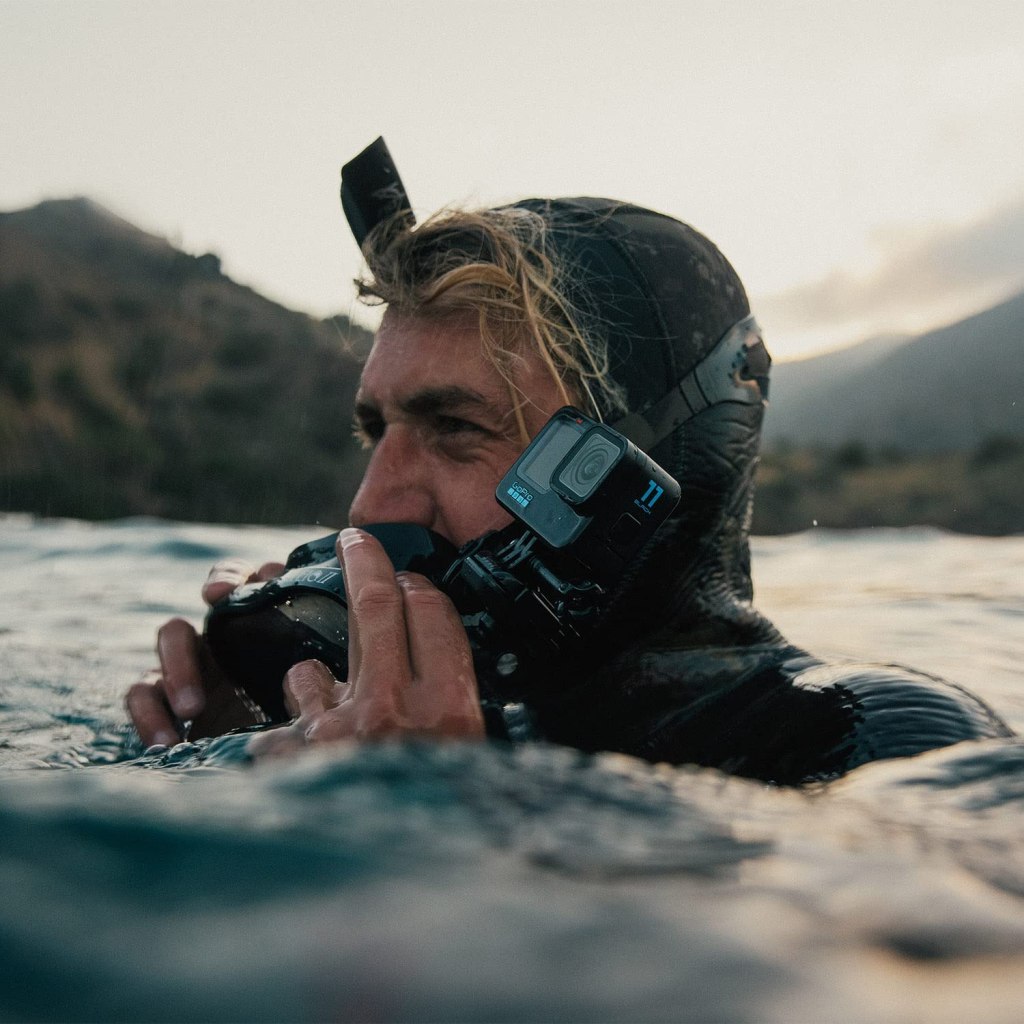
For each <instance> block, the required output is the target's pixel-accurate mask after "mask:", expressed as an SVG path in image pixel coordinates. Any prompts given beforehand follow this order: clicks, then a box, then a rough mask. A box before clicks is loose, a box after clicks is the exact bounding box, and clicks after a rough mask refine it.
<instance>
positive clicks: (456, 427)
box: [434, 416, 488, 437]
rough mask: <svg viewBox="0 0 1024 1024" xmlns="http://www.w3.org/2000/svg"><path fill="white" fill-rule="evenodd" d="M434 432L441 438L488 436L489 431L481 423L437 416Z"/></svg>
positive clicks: (458, 417) (455, 417) (454, 417)
mask: <svg viewBox="0 0 1024 1024" xmlns="http://www.w3.org/2000/svg"><path fill="white" fill-rule="evenodd" d="M434 430H435V431H436V432H437V434H438V435H440V436H441V437H457V436H459V435H460V434H461V435H466V436H468V435H472V434H486V433H488V431H487V430H486V429H485V428H484V427H482V426H481V425H480V424H479V423H474V422H473V421H472V420H466V419H463V418H462V417H461V416H437V417H435V418H434Z"/></svg>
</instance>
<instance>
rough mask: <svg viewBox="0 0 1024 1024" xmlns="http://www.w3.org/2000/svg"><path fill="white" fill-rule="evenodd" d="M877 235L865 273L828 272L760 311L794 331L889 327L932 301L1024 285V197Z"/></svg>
mask: <svg viewBox="0 0 1024 1024" xmlns="http://www.w3.org/2000/svg"><path fill="white" fill-rule="evenodd" d="M875 241H876V245H877V247H878V249H879V254H880V261H879V263H878V265H877V267H876V268H875V269H874V270H873V271H872V272H870V273H869V274H864V275H856V274H850V273H848V272H845V271H842V270H836V271H832V272H831V273H829V274H827V275H825V276H824V277H822V278H820V279H818V280H817V281H812V282H809V283H808V284H804V285H799V286H797V287H795V288H790V289H788V290H786V291H783V292H779V293H776V294H775V295H770V296H767V297H765V298H763V299H760V300H759V301H758V303H757V305H758V311H759V312H763V314H764V317H765V319H766V320H767V319H771V320H774V321H775V322H776V323H778V324H780V325H783V326H785V327H786V328H789V329H793V330H802V329H806V328H812V327H819V328H820V327H825V326H836V325H840V324H856V323H864V322H874V323H881V322H889V323H891V324H893V325H894V326H895V325H897V324H898V323H899V322H900V321H902V320H904V319H905V318H906V317H907V316H914V317H916V318H920V317H921V316H922V315H923V314H925V313H926V311H927V310H928V309H930V308H932V307H941V306H948V305H949V304H950V303H951V302H956V301H958V300H959V301H966V300H969V299H970V297H971V296H972V295H979V296H980V295H985V296H986V298H987V297H989V296H991V294H992V293H993V292H994V291H996V290H998V289H1007V290H1009V289H1012V288H1014V287H1018V286H1019V287H1024V197H1021V198H1020V199H1018V200H1016V201H1015V202H1013V203H1010V204H1008V205H1006V206H1003V207H1000V208H998V209H996V210H994V211H992V212H991V213H989V214H987V215H986V216H985V217H983V218H981V219H980V220H977V221H974V222H973V223H970V224H966V225H959V226H955V227H950V226H945V227H941V228H933V229H928V230H926V231H922V230H920V229H918V230H908V229H906V228H896V229H886V230H884V231H879V232H878V233H877V234H876V239H875Z"/></svg>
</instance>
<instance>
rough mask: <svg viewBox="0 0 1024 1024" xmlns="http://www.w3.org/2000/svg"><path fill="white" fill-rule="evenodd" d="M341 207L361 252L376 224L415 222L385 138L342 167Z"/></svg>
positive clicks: (372, 143)
mask: <svg viewBox="0 0 1024 1024" xmlns="http://www.w3.org/2000/svg"><path fill="white" fill-rule="evenodd" d="M341 208H342V210H344V211H345V219H346V220H347V221H348V226H349V227H350V228H351V229H352V234H353V235H355V239H356V244H357V245H358V246H359V248H360V249H362V247H363V242H365V241H366V236H367V235H368V234H369V233H370V232H371V231H372V230H373V229H374V228H375V227H377V225H379V224H382V223H383V222H384V221H386V220H391V219H392V218H394V217H400V218H401V219H402V220H405V222H406V223H407V224H408V225H409V226H410V227H411V226H412V225H413V224H415V223H416V218H415V217H414V216H413V212H412V205H411V204H410V202H409V194H408V193H407V192H406V191H405V186H404V185H403V184H402V179H401V178H400V177H399V176H398V168H397V167H395V162H394V160H392V159H391V153H390V152H389V151H388V147H387V144H386V143H385V142H384V139H383V137H378V138H377V139H376V140H375V141H374V142H371V143H370V145H369V146H367V147H366V149H364V150H363V151H362V152H361V153H360V154H359V155H358V156H357V157H354V158H353V159H352V160H350V161H349V162H348V163H347V164H345V165H344V166H343V167H342V168H341Z"/></svg>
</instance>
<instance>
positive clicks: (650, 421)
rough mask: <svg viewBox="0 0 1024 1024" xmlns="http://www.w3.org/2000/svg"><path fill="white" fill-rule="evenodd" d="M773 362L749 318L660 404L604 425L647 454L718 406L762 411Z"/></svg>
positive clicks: (716, 346) (758, 331) (741, 321)
mask: <svg viewBox="0 0 1024 1024" xmlns="http://www.w3.org/2000/svg"><path fill="white" fill-rule="evenodd" d="M771 364H772V358H771V356H770V355H769V354H768V349H767V348H765V344H764V339H763V338H762V335H761V328H760V326H759V325H758V322H757V320H755V319H754V317H753V316H748V317H746V318H745V319H743V320H740V321H739V323H736V324H733V326H732V327H730V328H729V330H728V331H726V333H725V334H724V335H723V337H722V338H721V339H720V340H719V341H718V343H717V344H716V345H715V347H714V348H713V349H712V350H711V351H710V352H709V353H708V354H707V355H706V356H705V357H704V358H703V359H702V360H701V361H700V362H699V363H698V364H697V365H696V366H695V367H694V368H693V369H692V370H691V371H690V372H689V373H688V374H687V375H686V376H685V377H684V378H683V379H682V380H681V381H679V383H678V384H676V385H675V387H674V388H673V389H672V390H671V391H670V392H669V393H668V394H667V395H665V396H664V397H663V398H660V399H659V400H658V401H656V402H655V403H654V404H653V405H650V406H649V407H648V408H647V409H645V410H644V411H643V412H631V413H627V414H626V415H625V416H623V417H622V418H621V419H619V420H616V421H615V422H614V423H611V424H609V425H610V426H611V427H613V428H614V429H615V430H617V431H619V433H620V434H625V435H626V437H628V438H629V439H630V441H632V442H633V443H634V444H635V445H636V446H637V447H638V448H640V449H642V450H643V451H645V452H649V451H651V449H652V448H654V447H656V446H657V445H658V444H660V443H661V442H662V441H664V440H665V438H667V437H668V436H669V434H671V433H672V431H674V430H675V429H676V427H678V426H680V424H683V423H685V422H686V421H687V420H689V419H692V418H693V417H694V416H696V415H697V414H698V413H701V412H703V411H704V410H705V409H707V408H710V407H711V406H712V405H718V404H719V403H720V402H741V403H743V404H744V405H757V404H761V405H767V403H768V374H769V370H770V368H771Z"/></svg>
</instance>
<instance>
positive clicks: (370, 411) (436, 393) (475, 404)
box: [355, 385, 497, 419]
mask: <svg viewBox="0 0 1024 1024" xmlns="http://www.w3.org/2000/svg"><path fill="white" fill-rule="evenodd" d="M398 407H399V409H401V411H402V412H404V413H405V414H406V415H408V416H415V417H417V418H419V419H428V418H430V417H431V416H437V415H439V414H444V413H450V412H454V411H456V410H463V409H467V408H472V409H477V410H483V411H487V412H490V413H493V414H496V413H497V410H496V409H495V407H494V404H493V403H492V402H489V401H488V400H487V399H486V398H484V396H483V395H481V394H480V393H479V392H477V391H472V390H470V389H469V388H462V387H458V386H457V385H445V386H442V387H436V388H423V389H422V390H421V391H414V392H413V393H412V394H411V395H409V396H408V397H406V398H404V399H402V401H401V402H399V403H398ZM355 414H356V418H357V419H369V418H372V417H374V416H379V415H380V406H378V405H377V403H376V402H374V401H372V400H371V399H367V398H361V397H359V396H356V404H355Z"/></svg>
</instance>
